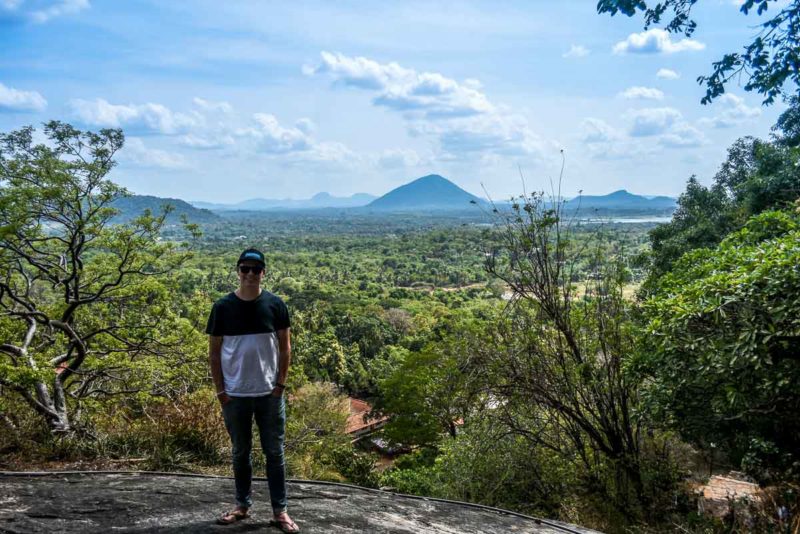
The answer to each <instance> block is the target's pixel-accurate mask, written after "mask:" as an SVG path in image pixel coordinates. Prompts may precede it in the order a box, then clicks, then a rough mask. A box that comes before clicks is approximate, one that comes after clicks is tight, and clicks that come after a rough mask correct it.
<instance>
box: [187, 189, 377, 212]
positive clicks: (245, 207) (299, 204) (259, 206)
mask: <svg viewBox="0 0 800 534" xmlns="http://www.w3.org/2000/svg"><path fill="white" fill-rule="evenodd" d="M372 200H375V197H374V196H372V195H369V194H367V193H356V194H354V195H351V196H349V197H335V196H333V195H331V194H330V193H326V192H323V193H317V194H316V195H314V196H313V197H311V198H305V199H292V198H284V199H275V198H251V199H248V200H243V201H241V202H237V203H235V204H216V203H213V202H201V201H195V202H192V203H191V204H192V205H193V206H195V207H197V208H205V209H209V210H218V211H223V210H242V211H261V210H284V209H313V208H357V207H360V206H366V205H367V204H369V203H370V202H371V201H372Z"/></svg>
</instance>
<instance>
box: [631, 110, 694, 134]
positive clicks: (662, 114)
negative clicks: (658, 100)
mask: <svg viewBox="0 0 800 534" xmlns="http://www.w3.org/2000/svg"><path fill="white" fill-rule="evenodd" d="M627 115H628V117H629V118H631V119H632V121H633V124H632V125H631V127H630V130H629V131H628V133H629V135H630V136H631V137H649V136H653V135H659V134H662V133H665V132H666V131H667V130H669V129H670V127H672V125H673V124H675V123H676V122H678V121H679V120H680V119H681V118H682V115H681V113H680V111H678V110H677V109H674V108H645V109H637V110H631V111H629V112H628V114H627Z"/></svg>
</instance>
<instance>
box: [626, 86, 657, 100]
mask: <svg viewBox="0 0 800 534" xmlns="http://www.w3.org/2000/svg"><path fill="white" fill-rule="evenodd" d="M618 96H620V97H622V98H625V99H627V100H637V99H640V100H663V99H664V93H663V91H660V90H659V89H656V88H654V87H641V86H634V87H628V88H627V89H625V90H624V91H622V92H621V93H619V95H618Z"/></svg>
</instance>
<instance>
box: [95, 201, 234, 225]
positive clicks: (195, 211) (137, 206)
mask: <svg viewBox="0 0 800 534" xmlns="http://www.w3.org/2000/svg"><path fill="white" fill-rule="evenodd" d="M164 204H170V205H171V206H172V207H173V208H175V209H174V210H173V211H172V213H170V214H169V215H168V216H167V224H178V223H180V222H181V216H182V215H186V217H187V218H188V219H189V222H192V223H209V222H215V221H218V220H220V217H219V215H216V214H214V213H212V212H210V211H208V210H207V209H200V208H196V207H194V206H192V205H191V204H189V203H188V202H186V201H183V200H180V199H178V198H161V197H154V196H150V195H132V196H129V197H121V198H118V199H117V200H115V201H114V202H113V203H112V204H111V206H112V207H114V208H116V209H118V210H119V211H120V213H119V214H118V215H117V216H115V217H114V218H113V219H112V220H111V222H113V223H123V222H127V221H130V220H132V219H135V218H136V217H138V216H139V215H141V214H142V213H143V212H144V210H146V209H149V210H150V211H151V212H153V214H154V215H155V214H158V213H160V212H161V210H162V207H163V206H164Z"/></svg>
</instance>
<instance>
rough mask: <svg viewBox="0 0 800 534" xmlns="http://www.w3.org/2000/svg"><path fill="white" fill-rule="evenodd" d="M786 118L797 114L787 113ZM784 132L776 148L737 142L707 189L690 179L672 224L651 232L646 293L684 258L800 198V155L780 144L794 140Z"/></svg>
mask: <svg viewBox="0 0 800 534" xmlns="http://www.w3.org/2000/svg"><path fill="white" fill-rule="evenodd" d="M789 112H794V113H796V112H797V110H796V109H795V107H791V108H789V110H787V113H789ZM788 120H789V119H787V121H788ZM786 127H788V126H787V122H784V123H780V122H779V125H778V126H776V128H775V129H774V130H775V131H776V135H775V137H776V138H777V140H776V141H775V142H766V141H762V140H759V139H755V138H753V137H742V138H741V139H738V140H737V141H735V142H734V143H733V144H732V145H731V146H730V147H729V148H728V157H727V158H726V160H725V161H724V162H723V163H722V165H721V166H720V169H719V171H718V172H717V174H716V176H715V177H714V183H713V184H712V185H711V187H705V186H703V185H701V184H700V183H699V182H698V181H697V180H696V179H695V178H694V177H692V178H690V179H689V182H688V183H687V185H686V191H684V192H683V193H682V194H681V196H680V197H679V198H678V207H677V209H676V210H675V213H673V215H672V220H671V221H670V222H669V223H666V224H661V225H658V226H657V227H655V228H654V229H653V230H651V231H650V242H651V245H652V251H651V252H650V253H649V255H648V256H649V263H650V271H649V274H648V279H647V281H646V282H645V283H644V285H643V287H644V290H645V293H647V292H648V291H649V290H650V289H651V288H652V287H653V286H654V285H655V284H656V283H657V279H658V278H659V277H661V276H663V275H664V274H665V273H667V272H669V271H670V270H671V269H672V268H673V265H674V264H675V262H676V261H677V260H678V259H679V258H680V257H681V256H682V255H683V254H685V253H687V252H689V251H692V250H695V249H698V248H714V247H716V246H717V245H718V244H719V243H720V242H721V241H722V240H723V239H724V238H725V236H727V235H728V234H729V233H731V232H733V231H736V230H738V229H740V228H742V227H743V226H744V225H745V224H746V222H747V221H748V219H749V218H750V217H752V216H753V215H757V214H759V213H761V212H763V211H767V210H771V209H780V208H785V207H787V206H789V205H790V204H791V203H792V202H793V201H794V200H795V199H797V198H798V197H800V167H798V162H800V152H798V150H797V149H796V148H792V147H791V146H787V144H786V143H784V142H783V141H782V140H783V139H786V137H784V136H791V135H793V134H792V133H791V132H790V131H787V130H786V129H785V128H786Z"/></svg>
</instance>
